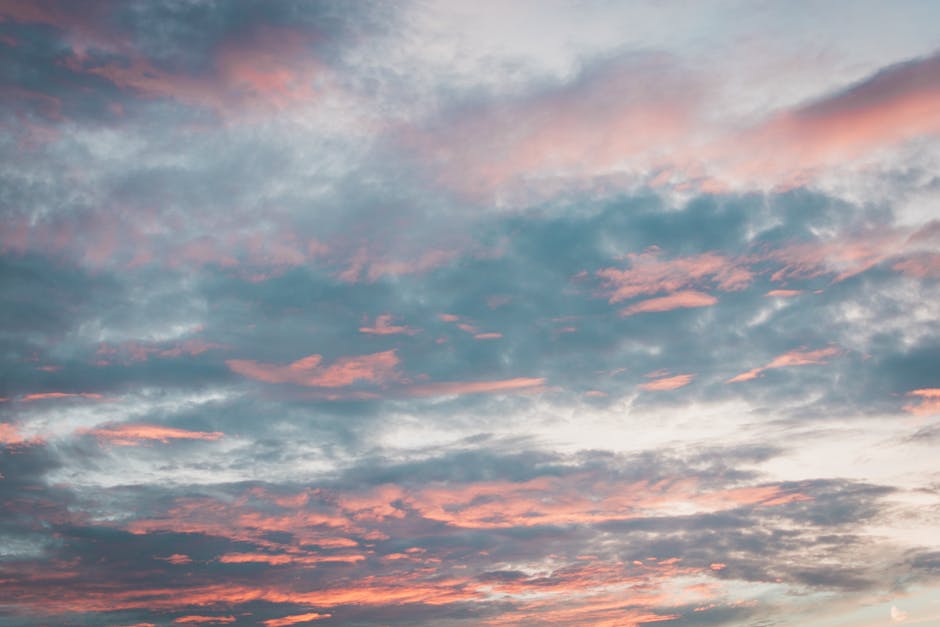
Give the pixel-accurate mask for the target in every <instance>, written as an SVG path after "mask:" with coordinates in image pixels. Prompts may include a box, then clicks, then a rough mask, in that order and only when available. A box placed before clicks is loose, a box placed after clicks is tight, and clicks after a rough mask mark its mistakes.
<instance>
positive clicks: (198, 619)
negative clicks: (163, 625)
mask: <svg viewBox="0 0 940 627" xmlns="http://www.w3.org/2000/svg"><path fill="white" fill-rule="evenodd" d="M173 622H174V623H181V624H186V625H225V624H227V623H234V622H235V617H234V616H199V615H195V614H194V615H192V616H180V617H179V618H175V619H173Z"/></svg>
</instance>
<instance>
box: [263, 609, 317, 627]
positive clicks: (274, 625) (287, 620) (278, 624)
mask: <svg viewBox="0 0 940 627" xmlns="http://www.w3.org/2000/svg"><path fill="white" fill-rule="evenodd" d="M330 616H332V614H318V613H317V612H310V613H308V614H293V615H291V616H284V617H283V618H271V619H269V620H266V621H264V625H265V627H285V626H286V625H296V624H297V623H309V622H312V621H315V620H320V619H321V618H329V617H330Z"/></svg>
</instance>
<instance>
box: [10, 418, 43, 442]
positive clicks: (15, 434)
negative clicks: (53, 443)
mask: <svg viewBox="0 0 940 627" xmlns="http://www.w3.org/2000/svg"><path fill="white" fill-rule="evenodd" d="M38 442H41V440H40V439H38V438H28V437H23V436H22V435H20V432H19V429H17V427H16V425H13V424H10V423H7V422H0V446H13V447H16V446H22V445H26V444H33V443H38Z"/></svg>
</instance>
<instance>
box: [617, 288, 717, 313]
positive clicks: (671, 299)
mask: <svg viewBox="0 0 940 627" xmlns="http://www.w3.org/2000/svg"><path fill="white" fill-rule="evenodd" d="M717 302H718V299H717V298H715V297H714V296H712V295H710V294H705V293H703V292H695V291H692V290H689V291H685V292H676V293H675V294H670V295H669V296H661V297H659V298H649V299H647V300H641V301H640V302H638V303H634V304H632V305H630V306H629V307H625V308H623V309H621V310H620V315H621V316H624V317H626V316H632V315H634V314H638V313H649V312H659V311H672V310H673V309H685V308H692V307H709V306H711V305H714V304H715V303H717Z"/></svg>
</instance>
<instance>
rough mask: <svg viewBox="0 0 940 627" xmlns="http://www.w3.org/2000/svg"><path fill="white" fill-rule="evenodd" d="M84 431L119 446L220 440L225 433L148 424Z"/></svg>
mask: <svg viewBox="0 0 940 627" xmlns="http://www.w3.org/2000/svg"><path fill="white" fill-rule="evenodd" d="M82 433H84V434H86V435H90V436H94V437H96V438H98V439H99V440H106V441H108V442H110V443H111V444H117V445H119V446H136V445H138V444H140V443H141V442H145V441H154V442H162V443H164V444H168V443H169V442H170V440H218V439H219V438H221V437H222V436H223V435H224V434H223V433H222V432H220V431H187V430H185V429H176V428H173V427H163V426H160V425H148V424H121V425H115V426H110V427H99V428H97V429H88V430H84V431H82Z"/></svg>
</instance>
